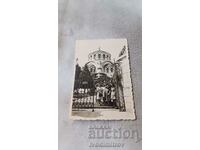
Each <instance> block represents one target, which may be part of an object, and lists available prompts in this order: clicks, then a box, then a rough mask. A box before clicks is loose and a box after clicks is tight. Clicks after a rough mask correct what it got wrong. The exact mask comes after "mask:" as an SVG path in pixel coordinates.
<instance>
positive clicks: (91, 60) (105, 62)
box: [86, 48, 114, 78]
mask: <svg viewBox="0 0 200 150" xmlns="http://www.w3.org/2000/svg"><path fill="white" fill-rule="evenodd" d="M86 65H87V66H88V69H89V71H90V72H91V73H92V74H102V73H103V74H106V75H107V76H108V77H110V78H111V77H112V76H113V73H114V68H113V62H112V61H111V54H110V53H108V52H106V51H103V50H101V49H100V48H99V50H97V51H94V52H92V53H90V54H89V55H88V62H87V63H86Z"/></svg>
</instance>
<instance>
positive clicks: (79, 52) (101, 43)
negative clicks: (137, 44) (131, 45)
mask: <svg viewBox="0 0 200 150" xmlns="http://www.w3.org/2000/svg"><path fill="white" fill-rule="evenodd" d="M124 46H126V47H127V40H126V39H102V40H77V41H76V52H75V59H77V58H78V64H79V65H80V66H81V67H82V66H84V65H85V63H86V62H88V54H89V53H91V52H94V51H96V50H98V49H99V48H100V49H101V50H103V51H106V52H109V53H110V54H111V60H112V61H113V59H114V58H115V59H116V58H117V57H118V55H119V53H120V51H121V50H122V48H123V47H124Z"/></svg>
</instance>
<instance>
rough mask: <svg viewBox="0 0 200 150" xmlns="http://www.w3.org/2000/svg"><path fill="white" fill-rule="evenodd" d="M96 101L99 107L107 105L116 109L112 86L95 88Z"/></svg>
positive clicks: (114, 92) (114, 93) (114, 91)
mask: <svg viewBox="0 0 200 150" xmlns="http://www.w3.org/2000/svg"><path fill="white" fill-rule="evenodd" d="M96 99H97V101H98V102H99V104H100V105H109V106H113V107H115V108H118V105H117V99H116V90H115V87H114V86H97V87H96Z"/></svg>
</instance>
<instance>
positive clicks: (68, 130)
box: [58, 0, 142, 150]
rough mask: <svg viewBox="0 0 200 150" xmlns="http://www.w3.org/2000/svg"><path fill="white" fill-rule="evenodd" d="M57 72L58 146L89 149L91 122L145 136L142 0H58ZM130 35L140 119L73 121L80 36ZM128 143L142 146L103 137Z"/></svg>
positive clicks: (135, 146) (135, 149) (134, 145)
mask: <svg viewBox="0 0 200 150" xmlns="http://www.w3.org/2000/svg"><path fill="white" fill-rule="evenodd" d="M58 2H59V4H58V6H59V20H58V22H59V37H58V46H59V51H58V57H59V58H58V60H59V62H58V63H59V66H58V69H59V70H58V76H59V79H58V80H59V82H58V84H59V85H58V87H59V98H58V99H59V102H58V107H59V112H58V113H59V120H58V128H59V129H58V130H59V150H88V149H94V148H89V147H88V145H89V143H90V142H95V140H91V139H88V131H89V129H88V128H89V127H90V126H91V125H96V126H100V125H109V126H110V127H112V128H113V129H118V128H120V127H121V128H122V129H128V130H136V131H138V133H139V134H138V136H139V138H141V136H142V70H141V69H142V44H141V43H142V10H141V9H142V8H141V4H142V2H141V0H59V1H58ZM104 38H127V40H128V45H129V49H130V59H131V60H130V61H131V71H132V80H133V90H134V100H135V107H136V116H137V120H135V121H72V120H70V119H69V106H70V98H71V91H72V85H73V71H74V64H73V63H74V52H75V51H74V49H75V40H77V39H104ZM96 141H97V142H99V143H100V142H113V141H114V142H116V143H117V142H120V143H125V147H124V149H125V150H129V149H131V150H141V149H142V148H141V145H142V142H141V140H139V141H138V140H134V139H119V140H108V139H101V140H96ZM98 149H118V148H98Z"/></svg>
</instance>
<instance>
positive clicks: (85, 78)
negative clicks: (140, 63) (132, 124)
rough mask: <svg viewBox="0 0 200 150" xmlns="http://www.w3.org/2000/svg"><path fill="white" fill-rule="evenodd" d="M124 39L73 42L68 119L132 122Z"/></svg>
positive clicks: (128, 72)
mask: <svg viewBox="0 0 200 150" xmlns="http://www.w3.org/2000/svg"><path fill="white" fill-rule="evenodd" d="M129 61H130V60H129V50H128V44H127V40H126V39H99V40H77V41H76V48H75V63H74V64H75V66H74V68H75V69H74V86H73V94H72V99H71V118H72V119H74V120H76V119H77V120H121V119H128V120H134V119H135V118H136V116H135V110H134V97H133V89H132V88H133V87H132V80H131V76H130V73H131V72H130V62H129Z"/></svg>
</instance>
